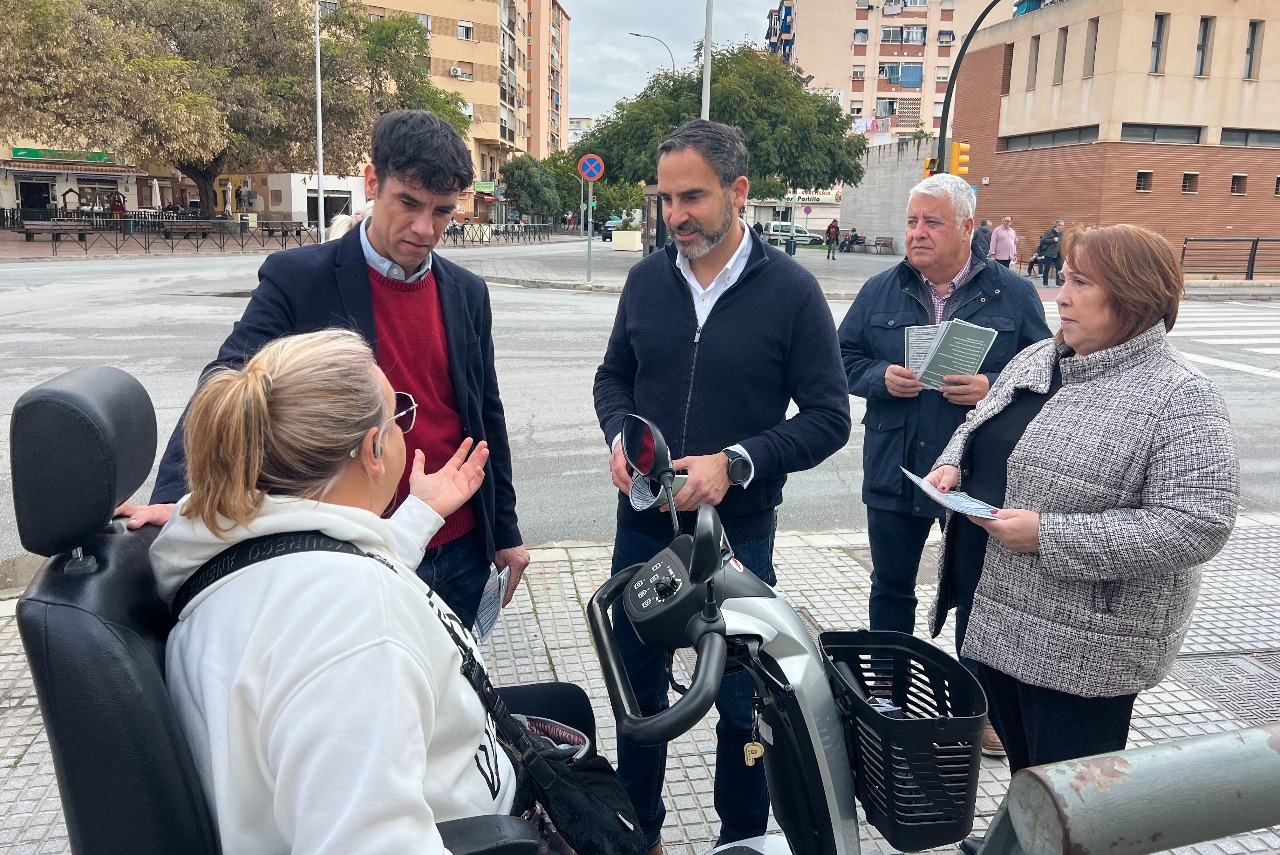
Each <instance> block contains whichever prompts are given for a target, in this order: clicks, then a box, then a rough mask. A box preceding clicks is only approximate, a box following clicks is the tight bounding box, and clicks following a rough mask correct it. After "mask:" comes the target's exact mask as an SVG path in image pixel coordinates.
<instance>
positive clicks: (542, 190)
mask: <svg viewBox="0 0 1280 855" xmlns="http://www.w3.org/2000/svg"><path fill="white" fill-rule="evenodd" d="M498 172H499V174H500V175H501V176H502V185H503V187H505V188H506V191H507V201H508V202H510V203H511V204H512V205H514V206H515V208H516V210H518V211H519V212H520V213H522V214H530V215H541V216H547V217H550V216H558V215H559V214H560V213H562V210H561V208H562V206H561V203H560V196H559V194H557V193H556V179H555V176H553V175H552V174H551V172H550V170H548V169H547V168H546V167H544V166H542V165H541V164H539V163H538V161H536V160H534V159H533V157H532V156H530V155H527V154H522V155H520V156H519V157H517V158H514V159H512V160H509V161H507V162H506V163H504V164H502V166H500V167H498Z"/></svg>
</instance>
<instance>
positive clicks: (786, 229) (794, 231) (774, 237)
mask: <svg viewBox="0 0 1280 855" xmlns="http://www.w3.org/2000/svg"><path fill="white" fill-rule="evenodd" d="M792 235H794V236H795V239H796V243H797V244H800V245H801V246H805V245H808V246H819V245H821V244H823V243H825V242H826V241H825V240H824V239H823V237H822V235H820V234H817V233H815V232H811V231H809V230H808V229H806V228H805V227H804V226H797V225H795V224H794V223H781V222H774V223H769V224H768V225H767V226H765V229H764V239H765V240H767V241H768V242H769V243H771V244H773V245H774V246H777V245H778V244H781V243H785V242H786V240H787V238H789V237H791V236H792Z"/></svg>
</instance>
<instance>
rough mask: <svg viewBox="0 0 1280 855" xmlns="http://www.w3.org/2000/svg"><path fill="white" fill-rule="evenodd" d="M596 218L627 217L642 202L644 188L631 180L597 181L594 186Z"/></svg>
mask: <svg viewBox="0 0 1280 855" xmlns="http://www.w3.org/2000/svg"><path fill="white" fill-rule="evenodd" d="M595 201H596V219H599V220H607V219H609V217H612V216H615V215H616V216H619V217H623V218H626V217H629V216H630V215H631V212H632V211H634V210H635V209H636V208H639V207H640V206H641V205H643V204H644V189H643V188H642V187H641V186H640V185H639V184H638V183H634V182H631V181H621V180H619V181H604V180H601V181H597V182H596V188H595Z"/></svg>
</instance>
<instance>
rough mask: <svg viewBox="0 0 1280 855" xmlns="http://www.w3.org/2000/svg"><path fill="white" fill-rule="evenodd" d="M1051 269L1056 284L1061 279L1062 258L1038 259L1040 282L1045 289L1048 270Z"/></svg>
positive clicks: (1046, 257) (1047, 280)
mask: <svg viewBox="0 0 1280 855" xmlns="http://www.w3.org/2000/svg"><path fill="white" fill-rule="evenodd" d="M1050 267H1052V268H1053V279H1054V281H1055V282H1056V281H1057V280H1059V279H1061V278H1062V256H1061V255H1057V256H1055V257H1053V258H1050V257H1049V256H1047V255H1045V256H1041V257H1040V276H1041V281H1042V282H1043V283H1044V286H1045V287H1046V288H1048V287H1049V268H1050Z"/></svg>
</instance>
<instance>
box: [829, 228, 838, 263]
mask: <svg viewBox="0 0 1280 855" xmlns="http://www.w3.org/2000/svg"><path fill="white" fill-rule="evenodd" d="M839 243H840V223H839V222H838V221H836V220H832V221H831V222H830V223H829V224H828V225H827V258H835V257H836V246H837V245H838V244H839Z"/></svg>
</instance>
